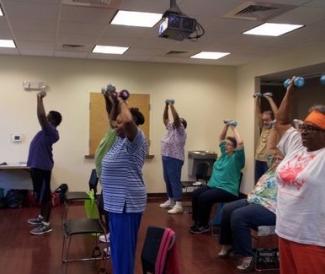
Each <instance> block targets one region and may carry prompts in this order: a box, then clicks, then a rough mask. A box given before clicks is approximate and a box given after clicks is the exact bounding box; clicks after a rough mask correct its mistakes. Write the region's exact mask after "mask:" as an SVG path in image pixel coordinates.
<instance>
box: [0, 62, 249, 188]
mask: <svg viewBox="0 0 325 274" xmlns="http://www.w3.org/2000/svg"><path fill="white" fill-rule="evenodd" d="M0 63H1V66H0V83H1V90H0V115H1V119H0V132H1V134H0V162H2V161H6V162H17V161H24V160H26V157H27V152H28V147H29V143H30V141H31V139H32V137H33V136H34V134H35V133H36V131H37V130H39V125H38V122H37V118H36V100H35V99H36V96H35V92H25V91H24V90H23V88H22V82H23V81H24V80H44V81H46V82H47V83H48V85H49V86H50V90H49V92H48V96H47V97H46V98H45V107H46V110H47V111H48V110H50V109H56V110H58V111H60V112H62V114H63V123H62V125H60V127H59V131H60V134H61V140H60V142H59V143H57V144H55V145H54V155H55V168H54V172H53V185H54V186H56V185H58V184H59V183H61V182H67V183H69V185H70V188H71V189H73V190H85V189H87V184H86V183H87V179H88V176H89V173H90V170H91V169H92V168H93V167H94V161H93V160H85V159H84V155H85V154H87V153H88V131H89V125H88V121H89V113H88V103H89V92H91V91H99V90H100V88H101V87H102V86H103V85H105V84H107V83H108V82H112V83H113V84H115V85H116V86H117V87H118V88H126V89H129V90H130V91H131V92H138V93H149V94H150V96H151V114H150V115H151V127H150V131H151V132H150V135H151V148H150V152H151V154H154V155H155V158H154V159H153V160H149V161H147V162H146V164H145V167H144V177H145V182H146V184H147V189H148V192H164V190H165V188H164V183H163V178H162V170H161V160H160V138H161V136H162V135H163V134H164V127H163V125H162V108H163V105H164V100H165V99H166V98H174V99H175V100H176V108H177V110H178V111H179V113H180V115H181V116H184V117H185V118H186V119H187V121H188V141H187V144H186V150H187V151H188V150H195V149H205V150H217V136H218V133H219V131H220V130H221V128H222V126H223V125H222V121H221V120H222V119H224V118H232V117H234V115H235V103H234V98H235V92H236V90H235V89H236V70H235V68H233V67H218V66H200V65H194V66H193V65H175V64H173V65H171V64H153V63H152V64H151V63H131V62H114V61H96V60H78V59H59V58H40V57H19V56H0ZM245 107H246V108H248V107H250V104H247V106H245ZM245 119H246V118H245ZM12 133H19V134H23V135H24V136H25V140H24V141H23V142H22V143H21V144H13V143H11V142H10V135H11V134H12ZM186 175H187V162H186V163H185V165H184V168H183V178H184V179H185V178H186Z"/></svg>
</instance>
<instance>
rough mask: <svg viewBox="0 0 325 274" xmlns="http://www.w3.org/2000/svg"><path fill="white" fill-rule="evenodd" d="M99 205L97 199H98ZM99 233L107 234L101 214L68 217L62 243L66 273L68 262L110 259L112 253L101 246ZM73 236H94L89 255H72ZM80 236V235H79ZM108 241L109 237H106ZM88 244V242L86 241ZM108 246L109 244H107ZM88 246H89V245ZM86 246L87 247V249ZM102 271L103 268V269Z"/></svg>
mask: <svg viewBox="0 0 325 274" xmlns="http://www.w3.org/2000/svg"><path fill="white" fill-rule="evenodd" d="M96 205H97V201H96ZM99 235H105V237H106V235H107V232H106V229H105V226H104V224H103V221H102V219H101V215H99V218H97V219H90V218H88V219H87V218H83V219H68V220H65V221H64V223H63V244H62V255H61V259H62V263H63V264H64V265H63V267H64V273H66V271H67V263H70V262H81V261H97V260H108V259H110V254H106V253H105V252H104V251H102V249H101V248H100V246H99V245H100V242H99V240H98V236H99ZM73 236H87V237H88V238H92V240H93V241H94V244H93V245H92V246H91V247H89V253H88V255H87V256H86V255H84V256H82V257H81V256H78V257H77V256H76V255H74V256H71V254H70V247H71V242H72V237H73ZM78 238H80V237H78ZM106 242H107V239H106ZM86 243H87V244H88V242H86ZM106 247H107V246H106ZM87 248H88V246H87ZM87 248H86V249H87ZM108 253H109V252H108ZM101 271H102V269H101Z"/></svg>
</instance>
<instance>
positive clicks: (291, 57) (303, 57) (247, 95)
mask: <svg viewBox="0 0 325 274" xmlns="http://www.w3.org/2000/svg"><path fill="white" fill-rule="evenodd" d="M324 48H325V43H323V44H318V45H313V46H309V47H307V46H306V47H305V48H304V49H303V50H295V49H292V50H290V51H289V52H288V53H287V54H286V55H281V56H271V57H268V58H265V59H264V60H262V61H260V62H256V63H252V64H248V65H245V66H241V67H239V68H238V70H237V81H236V84H237V88H236V90H237V94H236V117H237V118H238V119H239V120H240V121H241V133H242V135H243V139H244V141H245V148H246V150H245V152H246V167H245V172H244V179H243V183H242V191H243V192H245V193H248V192H249V191H250V190H251V189H252V188H253V185H254V138H252V135H253V132H254V128H256V127H255V125H254V100H253V98H252V95H253V93H254V92H255V87H256V86H258V85H256V83H255V81H256V79H255V78H256V77H258V76H262V75H267V74H272V73H275V72H279V71H286V70H290V69H294V68H298V67H304V66H309V65H314V64H320V63H324V62H325V54H324ZM266 54H267V53H266ZM256 91H257V90H256ZM323 96H324V97H325V93H324V95H323ZM324 97H323V100H322V102H324V101H325V98H324ZM311 101H313V102H314V100H311ZM311 101H310V102H311Z"/></svg>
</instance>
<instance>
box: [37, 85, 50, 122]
mask: <svg viewBox="0 0 325 274" xmlns="http://www.w3.org/2000/svg"><path fill="white" fill-rule="evenodd" d="M45 96H46V92H45V91H41V92H39V93H38V94H37V118H38V121H39V123H40V125H41V127H42V128H44V127H46V126H48V124H49V122H48V121H47V118H46V113H45V109H44V104H43V98H44V97H45Z"/></svg>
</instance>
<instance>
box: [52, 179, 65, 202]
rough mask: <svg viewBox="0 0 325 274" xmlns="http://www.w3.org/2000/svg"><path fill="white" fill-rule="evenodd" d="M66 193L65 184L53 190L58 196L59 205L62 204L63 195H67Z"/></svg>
mask: <svg viewBox="0 0 325 274" xmlns="http://www.w3.org/2000/svg"><path fill="white" fill-rule="evenodd" d="M67 191H68V185H67V184H61V185H59V187H58V188H57V189H56V190H54V192H55V193H58V194H59V199H60V203H61V204H62V203H63V202H64V199H65V194H66V193H67Z"/></svg>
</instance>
